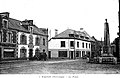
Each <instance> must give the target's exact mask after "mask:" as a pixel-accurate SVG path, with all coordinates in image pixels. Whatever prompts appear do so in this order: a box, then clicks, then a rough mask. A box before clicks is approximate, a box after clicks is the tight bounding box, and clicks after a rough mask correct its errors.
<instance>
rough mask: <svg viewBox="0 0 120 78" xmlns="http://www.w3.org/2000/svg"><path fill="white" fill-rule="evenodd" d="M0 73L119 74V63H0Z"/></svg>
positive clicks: (54, 61)
mask: <svg viewBox="0 0 120 78" xmlns="http://www.w3.org/2000/svg"><path fill="white" fill-rule="evenodd" d="M0 73H1V74H120V64H117V65H113V64H91V63H87V61H86V60H83V59H76V60H68V59H66V60H65V59H64V60H50V61H24V62H14V63H3V64H0Z"/></svg>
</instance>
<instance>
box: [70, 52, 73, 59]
mask: <svg viewBox="0 0 120 78" xmlns="http://www.w3.org/2000/svg"><path fill="white" fill-rule="evenodd" d="M70 55H71V59H73V58H74V54H73V51H70Z"/></svg>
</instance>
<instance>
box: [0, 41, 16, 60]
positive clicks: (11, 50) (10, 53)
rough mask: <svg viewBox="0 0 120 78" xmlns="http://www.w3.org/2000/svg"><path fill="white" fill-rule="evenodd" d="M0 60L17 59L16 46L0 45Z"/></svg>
mask: <svg viewBox="0 0 120 78" xmlns="http://www.w3.org/2000/svg"><path fill="white" fill-rule="evenodd" d="M0 45H1V47H0V59H1V60H5V59H16V56H17V53H16V44H9V43H1V44H0Z"/></svg>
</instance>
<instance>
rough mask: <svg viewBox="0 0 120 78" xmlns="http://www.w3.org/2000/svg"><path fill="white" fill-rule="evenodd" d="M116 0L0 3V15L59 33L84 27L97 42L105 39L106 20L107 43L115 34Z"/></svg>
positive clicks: (6, 0) (1, 0) (15, 0)
mask: <svg viewBox="0 0 120 78" xmlns="http://www.w3.org/2000/svg"><path fill="white" fill-rule="evenodd" d="M118 10H119V4H118V0H0V12H9V13H10V18H14V19H17V20H20V21H23V20H25V19H28V20H33V21H34V24H35V25H36V26H37V27H39V28H48V29H49V30H51V32H52V33H51V37H52V36H54V33H55V29H58V33H61V32H62V31H64V30H66V29H68V28H69V29H74V30H76V31H79V30H80V28H83V29H84V30H85V31H86V32H87V33H88V34H89V35H90V36H95V38H96V39H98V40H101V38H102V40H103V38H104V23H105V19H108V23H109V32H110V41H111V42H112V41H113V40H114V39H115V38H116V37H117V32H118V25H119V24H118Z"/></svg>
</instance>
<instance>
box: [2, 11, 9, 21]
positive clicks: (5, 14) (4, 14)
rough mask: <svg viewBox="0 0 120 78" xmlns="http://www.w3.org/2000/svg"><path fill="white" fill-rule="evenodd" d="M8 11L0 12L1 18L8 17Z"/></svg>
mask: <svg viewBox="0 0 120 78" xmlns="http://www.w3.org/2000/svg"><path fill="white" fill-rule="evenodd" d="M9 14H10V13H9V12H2V13H0V15H1V18H2V19H8V18H9Z"/></svg>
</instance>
